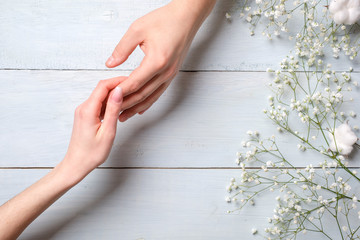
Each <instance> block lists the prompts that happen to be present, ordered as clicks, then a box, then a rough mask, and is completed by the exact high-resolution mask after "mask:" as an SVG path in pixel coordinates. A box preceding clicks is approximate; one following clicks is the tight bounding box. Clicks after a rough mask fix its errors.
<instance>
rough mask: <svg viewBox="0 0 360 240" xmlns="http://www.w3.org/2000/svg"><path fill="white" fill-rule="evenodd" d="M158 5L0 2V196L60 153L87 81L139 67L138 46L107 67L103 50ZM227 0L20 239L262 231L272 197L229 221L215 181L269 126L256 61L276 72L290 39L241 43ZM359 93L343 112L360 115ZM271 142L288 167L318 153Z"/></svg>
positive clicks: (243, 33)
mask: <svg viewBox="0 0 360 240" xmlns="http://www.w3.org/2000/svg"><path fill="white" fill-rule="evenodd" d="M167 2H169V1H168V0H151V1H142V0H135V1H132V0H121V1H115V0H107V1H104V0H91V1H86V2H85V1H70V0H64V1H42V0H28V1H21V0H3V1H0V9H1V14H0V32H1V38H0V120H1V124H0V184H1V185H0V186H1V191H0V204H1V203H3V202H5V201H6V200H8V199H9V198H11V197H13V196H14V195H15V194H17V193H18V192H20V191H21V190H23V189H24V188H25V187H27V186H29V185H30V184H31V183H33V182H35V181H36V180H37V179H39V178H40V177H41V176H43V175H45V174H46V172H48V171H49V169H38V168H51V167H53V166H55V165H56V164H57V163H58V162H59V161H60V160H61V159H62V157H63V155H64V154H65V152H66V148H67V145H68V141H69V137H70V134H71V128H72V121H73V112H74V109H75V107H76V106H77V105H78V104H80V103H81V102H82V101H83V100H85V99H86V98H87V97H88V95H89V93H90V92H91V90H92V89H93V88H94V87H95V85H96V84H97V81H98V80H100V79H104V78H110V77H114V76H119V75H128V74H129V73H130V72H129V71H128V70H132V69H134V68H136V67H137V66H138V64H139V63H140V61H141V58H142V56H143V55H142V53H141V51H140V50H138V49H137V50H136V52H135V53H134V54H133V55H132V56H131V57H130V58H129V60H128V61H127V62H126V63H125V64H123V65H122V66H120V67H119V68H118V70H116V71H105V69H106V68H105V66H104V62H105V61H106V59H107V57H108V56H109V54H110V53H111V51H112V50H113V48H114V46H115V45H116V44H117V42H118V41H119V39H120V38H121V36H122V35H123V34H124V33H125V31H126V30H127V28H128V26H129V25H130V24H131V23H132V22H133V21H134V20H135V19H137V18H138V17H140V16H142V15H144V14H146V13H147V12H149V11H150V10H152V9H156V8H158V7H160V6H162V5H164V4H166V3H167ZM238 4H239V1H218V3H217V6H216V7H215V9H214V11H213V13H212V14H211V16H210V17H209V18H208V19H207V20H206V22H205V23H204V25H203V27H202V28H201V30H200V31H199V33H198V34H197V36H196V38H195V40H194V43H193V45H192V47H191V49H190V51H189V54H188V57H187V59H186V61H185V62H184V65H183V67H182V70H183V71H185V72H181V73H180V74H178V76H177V77H176V79H175V80H174V83H173V84H172V85H171V86H170V88H169V89H168V90H167V91H166V93H165V94H164V95H163V96H162V97H161V99H160V100H159V101H158V102H157V103H156V104H155V105H154V106H153V107H152V108H151V109H150V110H149V111H148V112H146V113H145V114H144V115H143V116H141V117H140V116H136V117H135V118H134V119H131V121H129V122H126V123H125V124H119V125H118V126H119V131H118V135H117V138H116V140H115V145H114V148H113V151H112V153H111V155H110V157H109V159H108V161H107V162H106V163H105V164H104V165H103V166H102V167H103V168H101V169H97V170H95V171H94V172H93V173H92V174H90V175H89V176H88V177H87V178H86V179H85V180H84V181H83V182H82V183H80V184H79V185H78V186H76V187H75V188H74V189H72V190H71V191H70V192H68V193H67V194H66V195H65V196H64V197H63V198H62V199H60V200H59V201H58V202H57V203H55V204H54V205H53V206H52V207H51V208H50V209H49V210H48V211H47V212H45V213H44V214H43V215H42V216H41V217H40V218H38V219H37V220H36V221H35V222H34V223H33V224H32V225H31V226H30V228H29V229H27V230H26V231H25V233H24V234H23V235H22V236H21V238H20V239H131V240H132V239H134V240H135V239H138V240H140V239H146V240H147V239H156V240H158V239H194V240H195V239H196V240H197V239H253V236H252V235H251V228H253V227H254V226H256V227H258V228H259V229H262V228H264V227H266V226H267V219H266V217H268V216H271V215H272V211H273V208H274V204H275V201H274V197H275V196H274V195H273V194H271V193H265V194H264V195H263V196H262V198H261V199H260V200H259V202H258V203H257V204H256V207H255V208H252V207H249V208H246V209H244V211H243V212H242V213H241V214H230V215H229V214H227V213H226V211H227V210H232V209H234V206H233V205H229V204H227V203H226V202H225V201H224V198H225V196H226V195H227V193H226V191H225V187H226V186H227V184H228V181H229V179H230V178H231V177H233V176H238V175H240V171H239V170H238V169H232V168H236V164H235V156H236V155H235V154H236V152H237V151H239V150H243V149H242V148H241V141H242V140H243V139H246V131H247V130H249V129H250V130H258V131H260V132H261V134H262V135H263V136H270V135H272V134H273V133H274V132H275V127H274V126H273V125H272V124H271V123H270V122H269V120H268V119H267V118H266V117H265V115H264V114H263V113H262V109H263V108H266V106H267V96H268V95H269V93H270V92H269V90H268V88H267V87H266V84H267V82H268V81H269V80H270V77H269V75H268V74H267V73H265V69H266V68H268V67H271V68H277V64H278V62H279V61H280V60H281V59H282V58H283V57H284V56H286V55H287V54H288V51H289V49H290V48H291V46H292V43H290V42H288V41H286V40H284V39H282V38H279V39H275V40H273V41H268V40H266V39H264V38H263V37H262V36H261V34H255V36H253V37H251V36H250V35H249V30H248V25H246V24H244V22H243V20H240V19H239V17H238V16H237V12H236V8H237V6H238ZM226 12H231V13H232V15H233V17H232V20H231V21H227V20H226V19H225V13H226ZM294 31H295V32H296V28H294ZM259 32H260V30H259ZM328 61H330V62H332V63H333V65H334V68H335V69H336V70H338V71H342V70H348V68H349V66H350V65H352V66H353V67H354V69H355V72H356V71H359V70H360V68H359V64H358V61H355V62H354V63H349V62H348V61H347V60H346V59H344V58H341V59H340V61H334V59H329V60H328ZM9 69H10V70H9ZM186 71H187V72H186ZM353 78H354V79H355V80H358V79H360V74H359V73H354V75H353ZM354 90H355V91H354V93H353V94H355V95H356V96H358V95H359V89H356V88H355V89H354ZM356 96H355V97H356ZM356 99H357V101H355V102H352V103H349V104H348V105H347V106H346V110H354V111H355V112H360V101H358V98H356ZM351 123H352V124H358V118H355V119H352V120H351ZM358 125H359V124H358ZM279 141H280V145H281V147H282V148H283V149H285V150H284V152H285V154H286V156H287V157H288V158H289V159H291V160H292V162H293V163H294V165H296V166H297V167H305V166H306V165H307V164H309V163H313V164H316V163H318V162H319V161H320V160H322V159H319V156H318V155H316V154H311V153H310V152H305V153H300V152H299V151H298V150H297V148H296V145H297V143H298V142H297V141H295V140H294V139H293V138H291V137H290V136H286V135H285V136H282V137H281V138H279ZM356 154H358V152H355V155H356ZM350 165H351V166H354V167H360V162H359V160H358V159H353V160H351V161H350ZM124 168H125V169H124ZM305 237H306V235H305V236H304V238H305ZM317 239H321V238H317Z"/></svg>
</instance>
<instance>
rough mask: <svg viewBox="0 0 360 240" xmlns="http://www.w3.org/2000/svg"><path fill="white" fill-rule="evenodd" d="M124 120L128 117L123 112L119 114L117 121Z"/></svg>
mask: <svg viewBox="0 0 360 240" xmlns="http://www.w3.org/2000/svg"><path fill="white" fill-rule="evenodd" d="M126 120H128V117H127V116H126V115H125V114H121V115H120V116H119V121H120V122H125V121H126Z"/></svg>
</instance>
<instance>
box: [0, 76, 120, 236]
mask: <svg viewBox="0 0 360 240" xmlns="http://www.w3.org/2000/svg"><path fill="white" fill-rule="evenodd" d="M124 79H125V77H117V78H112V79H108V80H102V81H100V82H99V84H98V85H97V87H96V88H95V90H94V91H93V92H92V94H91V96H90V97H89V98H88V99H87V100H86V101H85V102H84V103H82V104H81V105H80V106H78V107H77V108H76V111H75V118H74V126H73V131H72V136H71V140H70V144H69V148H68V151H67V153H66V155H65V157H64V159H63V160H62V161H61V162H60V163H59V164H58V165H57V166H56V167H55V168H54V169H53V170H51V171H50V172H49V173H48V174H47V175H46V176H44V177H43V178H41V179H40V180H39V181H38V182H36V183H34V184H33V185H32V186H30V187H29V188H27V189H26V190H24V191H23V192H22V193H20V194H19V195H17V196H15V197H14V198H13V199H11V200H9V201H8V202H6V203H5V204H3V205H2V206H1V207H0V239H2V240H3V239H16V238H17V237H18V236H19V235H20V234H21V233H22V232H23V231H24V229H25V228H26V227H27V226H28V225H29V224H30V223H31V222H32V221H33V220H34V219H35V218H37V217H38V216H39V215H40V214H41V213H42V212H43V211H45V210H46V209H47V208H48V207H49V206H50V205H51V204H53V203H54V202H55V201H56V200H57V199H58V198H60V197H61V196H62V195H63V194H65V193H66V192H67V191H68V190H69V189H70V188H72V187H73V186H75V185H76V184H77V183H79V182H80V181H81V180H82V179H83V178H85V177H86V176H87V175H88V174H89V173H90V172H91V171H92V170H94V169H95V168H96V167H97V166H99V165H101V164H102V163H104V162H105V160H106V159H107V157H108V155H109V153H110V150H111V147H112V144H113V141H114V138H115V134H116V126H117V121H118V116H119V113H120V109H121V104H122V99H123V96H122V90H121V88H120V87H117V85H118V84H119V83H120V82H121V81H123V80H124ZM104 109H105V111H103V110H104ZM102 112H104V113H102Z"/></svg>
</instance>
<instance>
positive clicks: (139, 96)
mask: <svg viewBox="0 0 360 240" xmlns="http://www.w3.org/2000/svg"><path fill="white" fill-rule="evenodd" d="M146 97H147V96H146V94H144V93H138V94H136V96H135V97H134V100H135V102H137V103H139V102H142V101H144V100H145V99H146Z"/></svg>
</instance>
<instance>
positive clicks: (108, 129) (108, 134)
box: [64, 77, 126, 178]
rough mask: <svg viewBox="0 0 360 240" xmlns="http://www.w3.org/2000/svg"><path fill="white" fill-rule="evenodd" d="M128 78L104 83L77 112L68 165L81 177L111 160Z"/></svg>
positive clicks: (100, 84) (103, 81) (109, 80)
mask: <svg viewBox="0 0 360 240" xmlns="http://www.w3.org/2000/svg"><path fill="white" fill-rule="evenodd" d="M125 79H126V77H116V78H111V79H107V80H101V81H100V82H99V83H98V85H97V86H96V88H95V89H94V91H93V92H92V94H91V95H90V97H89V98H88V99H87V100H86V101H85V102H83V103H82V104H81V105H79V106H78V107H77V108H76V110H75V117H74V126H73V132H72V136H71V140H70V144H69V148H68V151H67V153H66V156H65V159H64V163H65V164H68V165H71V169H72V171H73V172H74V173H76V175H79V177H80V178H82V177H85V176H86V175H87V174H88V173H89V172H91V171H92V170H93V169H95V168H96V167H98V166H99V165H101V164H102V163H104V161H105V160H106V159H107V157H108V155H109V153H110V150H111V147H112V144H113V141H114V138H115V135H116V127H117V121H118V117H119V114H120V111H121V106H122V101H123V95H122V89H121V88H120V87H119V86H118V85H119V84H120V83H121V82H122V81H124V80H125Z"/></svg>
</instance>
